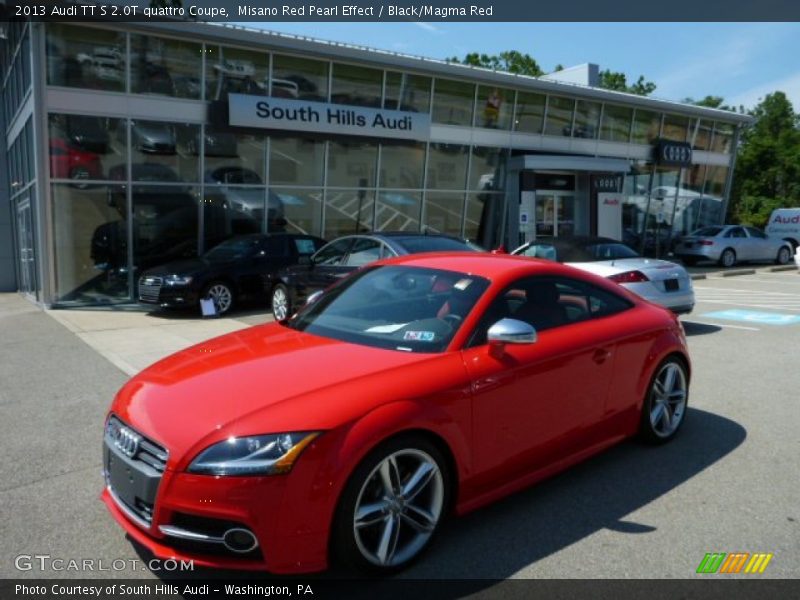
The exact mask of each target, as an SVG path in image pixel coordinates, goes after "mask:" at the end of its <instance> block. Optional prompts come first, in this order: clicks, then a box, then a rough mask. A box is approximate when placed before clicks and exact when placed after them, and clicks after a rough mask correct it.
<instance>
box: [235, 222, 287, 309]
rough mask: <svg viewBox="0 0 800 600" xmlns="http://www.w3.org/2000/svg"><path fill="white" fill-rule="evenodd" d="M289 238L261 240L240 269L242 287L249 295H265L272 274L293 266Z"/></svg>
mask: <svg viewBox="0 0 800 600" xmlns="http://www.w3.org/2000/svg"><path fill="white" fill-rule="evenodd" d="M289 250H290V248H289V236H286V235H281V234H277V235H270V236H268V237H266V238H261V239H260V240H259V242H258V245H257V247H256V248H255V251H254V252H253V254H252V255H251V256H250V257H249V259H248V260H247V261H244V262H243V264H242V265H241V267H240V276H239V277H240V282H241V283H240V285H241V287H242V289H243V290H244V291H245V292H246V293H248V294H259V295H260V294H263V293H265V291H266V290H268V289H269V287H268V286H270V283H271V281H272V274H273V273H275V272H276V271H277V270H278V269H280V268H282V267H286V266H288V265H290V264H291V262H292V261H291V258H290V257H291V254H290V252H289Z"/></svg>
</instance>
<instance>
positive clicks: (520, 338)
mask: <svg viewBox="0 0 800 600" xmlns="http://www.w3.org/2000/svg"><path fill="white" fill-rule="evenodd" d="M486 337H487V340H488V341H489V345H490V346H499V345H503V344H533V343H534V342H536V330H535V329H534V328H533V327H532V326H531V325H529V324H528V323H525V322H524V321H518V320H517V319H500V320H499V321H498V322H497V323H495V324H494V325H492V326H491V327H489V331H488V332H487V335H486Z"/></svg>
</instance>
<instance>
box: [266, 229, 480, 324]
mask: <svg viewBox="0 0 800 600" xmlns="http://www.w3.org/2000/svg"><path fill="white" fill-rule="evenodd" d="M422 252H485V250H484V249H483V248H481V247H480V246H477V245H475V244H473V243H471V242H468V241H465V240H461V239H459V238H456V237H452V236H449V235H444V234H438V233H409V232H405V231H398V232H386V231H382V232H380V233H363V234H353V235H345V236H342V237H339V238H336V239H335V240H333V241H331V242H329V243H328V244H326V245H325V246H323V247H322V248H321V249H320V250H319V251H317V253H316V254H314V255H313V256H306V257H302V258H300V259H299V260H298V261H297V262H298V264H296V265H293V266H291V267H287V268H285V269H281V270H280V271H279V272H278V275H277V277H276V278H275V280H274V281H273V283H272V292H271V294H270V296H271V298H272V314H273V315H274V317H275V320H276V321H282V320H284V319H286V318H288V317H290V316H291V315H292V313H293V312H294V310H295V309H296V308H298V307H300V306H302V305H303V304H304V303H305V302H306V300H307V299H308V297H309V296H311V295H312V294H314V293H315V292H318V291H321V290H324V289H325V288H327V287H328V286H330V285H332V284H334V283H335V282H336V281H338V280H339V279H341V278H343V277H345V276H347V275H349V274H350V273H352V272H353V271H355V270H356V269H358V268H359V267H363V266H364V265H366V264H369V263H371V262H373V261H376V260H380V259H382V258H391V257H393V256H403V255H405V254H419V253H422Z"/></svg>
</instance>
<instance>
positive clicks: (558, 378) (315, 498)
mask: <svg viewBox="0 0 800 600" xmlns="http://www.w3.org/2000/svg"><path fill="white" fill-rule="evenodd" d="M382 289H392V290H393V294H390V295H387V296H385V297H381V296H376V295H375V294H374V291H375V290H382ZM623 358H624V362H620V361H621V360H622V359H623ZM689 382H690V361H689V354H688V351H687V346H686V338H685V336H684V333H683V330H682V328H681V325H680V323H679V322H678V320H677V318H676V317H675V316H674V315H671V314H670V313H668V312H667V311H665V310H663V309H661V308H659V307H656V306H654V305H652V304H651V303H649V302H646V301H644V300H642V299H641V298H639V297H638V296H637V295H635V294H633V293H631V292H629V291H628V290H626V289H625V288H622V287H620V286H617V285H614V284H613V283H611V282H609V281H608V280H606V279H603V278H601V277H596V276H594V275H592V274H590V273H586V272H582V271H578V270H576V269H570V268H568V267H565V266H563V265H560V264H557V263H554V262H545V261H529V260H523V259H520V258H518V257H510V256H502V255H492V254H488V253H487V254H480V253H447V254H438V255H414V256H404V257H399V258H395V259H391V260H389V261H381V262H380V263H378V264H376V265H372V266H370V267H367V268H365V269H362V270H361V271H359V272H357V273H355V274H353V275H351V276H350V277H348V278H347V279H345V280H343V281H341V282H339V283H338V284H337V285H336V286H335V287H333V288H331V289H330V290H327V291H325V292H324V293H323V294H322V296H321V297H320V298H318V299H317V300H316V302H313V303H311V304H309V305H307V306H306V307H304V309H303V310H302V311H300V312H299V313H298V314H297V315H295V316H294V317H292V318H291V319H290V320H288V321H285V322H277V323H268V324H265V325H260V326H256V327H251V328H248V329H243V330H240V331H236V332H234V333H230V334H227V335H225V336H222V337H218V338H215V339H213V340H210V341H207V342H203V343H201V344H199V345H197V346H194V347H191V348H187V349H185V350H182V351H180V352H178V353H177V354H174V355H172V356H170V357H168V358H165V359H164V360H161V361H159V362H157V363H156V364H154V365H152V366H151V367H148V368H147V369H145V370H143V371H142V372H140V373H139V374H137V375H135V376H134V377H133V378H132V379H130V380H129V381H128V382H127V383H126V384H125V385H124V386H123V388H122V389H121V390H120V391H119V393H118V394H117V395H116V397H115V399H114V401H113V402H112V404H111V407H110V410H109V412H108V414H107V418H106V424H105V430H104V432H103V472H104V478H105V484H104V489H103V492H102V500H103V501H104V503H105V505H106V506H107V508H108V510H109V511H110V513H111V515H112V516H113V518H114V519H115V520H116V521H117V523H118V524H119V525H120V526H121V527H122V528H123V529H124V530H125V531H126V532H127V534H128V535H129V537H130V538H131V539H132V540H133V541H135V543H136V544H137V546H142V547H144V548H146V549H147V550H148V554H149V553H152V554H153V555H155V556H156V557H159V558H167V557H168V558H174V559H175V560H191V559H194V561H195V563H194V564H202V565H203V566H209V567H221V568H227V569H231V568H239V569H250V570H259V569H261V570H266V571H269V572H272V573H300V572H308V571H319V570H323V569H325V568H327V566H328V565H329V564H330V562H331V560H332V559H333V558H334V557H335V559H336V560H337V561H341V562H344V563H346V564H348V565H350V566H351V568H352V567H355V568H357V569H364V570H369V571H372V572H376V571H377V572H378V573H380V574H385V573H392V572H394V571H396V570H398V569H401V568H403V567H406V566H407V565H409V564H410V563H411V562H412V561H414V560H415V559H416V558H418V557H419V556H420V555H421V554H422V552H423V551H424V550H425V549H426V548H427V547H428V546H429V545H430V543H431V541H432V540H433V539H434V538H435V536H436V535H437V534H438V533H439V532H440V529H441V525H442V522H443V521H444V519H445V517H446V516H447V515H448V513H451V512H452V513H455V514H463V513H465V512H468V511H471V510H474V509H476V508H479V507H481V506H484V505H486V504H489V503H491V502H494V501H496V500H497V499H499V498H501V497H504V496H506V495H508V494H510V493H512V492H515V491H517V490H520V489H522V488H525V487H527V486H530V485H532V484H534V483H536V482H538V481H540V480H542V479H544V478H546V477H549V476H552V475H553V474H554V473H556V472H558V471H561V470H563V469H566V468H568V467H569V466H571V465H574V464H576V463H578V462H580V461H583V460H584V459H586V458H588V457H589V456H592V455H594V454H596V453H598V452H600V451H602V450H604V449H606V448H608V447H610V446H612V445H615V444H617V443H619V442H620V441H621V440H624V439H626V438H628V437H631V436H635V435H637V434H638V435H639V436H640V437H641V438H642V439H643V440H646V441H648V442H651V443H654V444H657V443H664V442H667V441H669V440H672V439H674V438H675V436H676V434H677V433H678V432H679V431H680V428H681V425H682V424H683V422H684V421H685V419H686V416H687V401H688V394H689ZM700 434H701V435H702V431H701V432H700ZM624 452H639V450H637V449H636V446H628V447H627V448H626V449H625V450H624ZM651 462H652V461H651ZM658 468H660V469H665V470H667V471H668V470H669V469H670V468H672V467H671V466H670V464H669V462H668V461H667V462H664V463H663V464H659V466H658ZM629 478H630V485H635V484H636V478H637V473H635V472H631V473H630V477H629ZM549 518H554V519H558V518H559V516H558V515H551V516H550V517H549ZM524 534H525V532H521V535H524Z"/></svg>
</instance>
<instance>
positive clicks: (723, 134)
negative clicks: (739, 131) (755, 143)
mask: <svg viewBox="0 0 800 600" xmlns="http://www.w3.org/2000/svg"><path fill="white" fill-rule="evenodd" d="M732 144H733V125H731V124H730V123H719V122H715V123H714V137H713V139H712V141H711V150H712V151H713V152H724V153H725V154H730V152H731V145H732Z"/></svg>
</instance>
